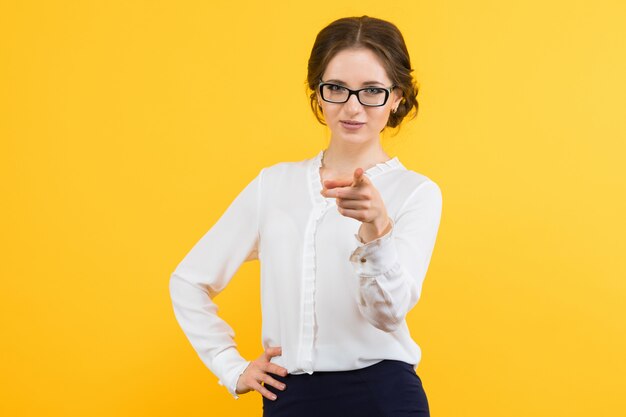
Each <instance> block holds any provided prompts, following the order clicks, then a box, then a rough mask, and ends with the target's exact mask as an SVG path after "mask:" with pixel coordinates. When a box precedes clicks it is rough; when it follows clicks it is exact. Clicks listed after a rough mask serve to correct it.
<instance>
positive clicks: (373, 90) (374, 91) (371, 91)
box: [365, 88, 383, 94]
mask: <svg viewBox="0 0 626 417" xmlns="http://www.w3.org/2000/svg"><path fill="white" fill-rule="evenodd" d="M365 92H366V93H367V94H381V93H382V92H383V90H381V89H380V88H368V89H367V90H365Z"/></svg>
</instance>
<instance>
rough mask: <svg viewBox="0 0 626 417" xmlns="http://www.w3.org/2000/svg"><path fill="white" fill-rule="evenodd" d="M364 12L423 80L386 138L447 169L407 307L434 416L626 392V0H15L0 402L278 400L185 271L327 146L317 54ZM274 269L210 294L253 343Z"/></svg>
mask: <svg viewBox="0 0 626 417" xmlns="http://www.w3.org/2000/svg"><path fill="white" fill-rule="evenodd" d="M363 14H367V15H370V16H375V17H380V18H384V19H388V20H390V21H392V22H394V23H396V24H397V25H398V27H399V28H400V29H401V30H402V32H403V33H404V35H405V39H406V42H407V45H408V47H409V51H410V54H411V58H412V64H413V67H414V68H415V70H416V71H415V75H416V77H417V79H418V82H419V83H420V86H421V90H420V95H419V99H420V113H419V116H418V118H417V119H416V120H414V121H412V122H411V123H409V124H407V125H405V126H404V127H403V128H402V129H401V130H400V132H399V134H398V135H396V136H393V137H391V136H389V137H386V138H385V139H384V140H385V142H384V143H385V148H386V150H387V152H388V153H389V154H390V155H393V156H398V157H399V158H400V160H401V161H402V162H403V163H404V164H405V165H406V166H407V167H408V168H410V169H412V170H415V171H417V172H421V173H423V174H425V175H428V176H429V177H431V178H432V179H433V180H435V181H436V182H437V183H438V184H439V185H440V187H441V189H442V192H443V217H442V223H441V227H440V232H439V236H438V240H437V244H436V247H435V252H434V255H433V258H432V262H431V265H430V269H429V271H428V274H427V277H426V281H425V283H424V289H423V295H422V299H421V301H420V302H419V304H418V305H417V306H416V308H415V309H414V310H413V311H411V313H410V315H409V318H408V321H409V325H410V328H411V331H412V334H413V336H414V338H415V340H416V341H417V342H418V343H419V344H420V346H421V347H422V349H423V359H422V362H421V363H420V365H419V367H418V373H419V374H420V376H421V377H422V380H423V381H424V388H425V390H426V392H427V395H428V398H429V401H430V407H431V413H432V415H433V416H434V417H435V416H436V417H448V416H449V417H462V416H481V417H486V416H497V417H516V416H520V417H521V416H523V417H528V416H546V417H552V416H568V417H575V416H619V415H623V412H624V409H626V397H625V396H624V395H623V394H624V392H625V391H626V384H625V382H624V381H625V377H624V375H625V373H626V363H625V362H626V361H625V359H624V354H625V353H626V326H625V317H626V314H625V313H626V308H625V307H624V306H625V301H626V280H625V278H626V268H625V263H624V260H623V258H624V252H625V249H626V245H625V244H624V243H625V242H624V241H625V237H624V236H625V233H626V227H625V225H626V221H625V220H624V213H625V212H626V204H625V202H626V197H625V196H626V193H625V191H626V184H625V182H626V169H625V168H624V162H625V161H624V159H625V158H624V156H625V150H626V146H625V144H624V143H625V139H626V122H625V116H626V105H625V103H626V82H625V81H624V78H625V76H626V41H625V38H626V25H624V22H625V19H626V6H625V3H624V2H623V1H620V0H615V1H605V0H597V1H574V0H567V1H566V0H562V1H545V0H530V1H487V0H478V1H469V0H468V1H462V0H455V1H445V2H443V1H401V2H393V1H392V2H389V1H364V0H361V1H359V2H352V1H350V2H348V1H345V2H338V1H336V0H332V1H326V0H320V1H315V2H312V3H302V4H298V3H297V2H293V1H286V0H285V1H275V2H269V3H261V2H235V1H230V2H224V1H220V2H209V1H187V2H184V1H169V2H167V1H141V2H140V1H128V0H126V1H55V2H44V1H41V2H33V1H3V2H2V3H1V6H0V47H1V52H0V137H1V146H2V148H1V151H0V170H1V174H2V216H0V218H1V223H0V226H1V227H2V248H1V249H2V263H1V266H2V290H1V291H0V294H1V295H0V309H1V310H0V325H1V328H2V346H1V348H0V349H1V355H2V360H1V363H2V365H1V366H2V368H1V369H0V384H1V387H0V388H1V389H0V414H1V415H3V416H44V415H45V416H139V415H145V416H182V415H184V416H207V415H211V416H231V415H232V416H260V415H261V397H260V395H259V394H257V393H254V392H252V393H249V394H246V395H243V396H242V397H241V398H240V400H237V401H236V400H234V399H233V398H232V397H231V396H230V395H229V394H228V393H227V391H226V389H225V388H224V387H222V386H219V385H218V384H217V379H216V378H215V377H214V376H213V374H211V373H210V371H209V370H208V369H207V368H205V367H204V366H203V364H202V363H201V362H200V360H199V358H198V357H197V355H196V353H195V352H194V351H193V349H192V347H191V345H190V344H189V343H188V341H187V340H186V338H185V336H184V334H183V333H182V331H181V329H180V327H179V326H178V324H177V323H176V321H175V318H174V314H173V311H172V306H171V302H170V298H169V293H168V281H169V277H170V273H171V272H172V271H173V269H174V268H175V266H176V265H177V264H178V262H180V260H181V259H182V258H183V257H184V255H185V254H186V253H187V252H188V251H189V250H190V249H191V247H192V246H193V244H195V242H196V241H197V240H198V239H199V238H200V237H201V236H202V235H203V234H204V233H205V232H206V230H208V229H209V228H210V227H211V225H212V224H213V223H214V222H215V221H216V220H217V218H218V217H219V215H220V214H221V213H222V212H223V211H224V209H225V208H226V207H227V205H228V204H229V203H230V202H231V201H232V199H233V198H234V197H235V196H236V195H237V194H238V193H239V191H240V190H241V189H243V187H244V186H245V185H246V184H247V183H248V182H249V181H250V180H251V179H252V178H253V176H254V175H255V174H256V173H257V172H258V171H259V170H260V168H262V167H264V166H268V165H271V164H274V163H277V162H280V161H289V160H291V161H296V160H302V159H305V158H309V157H312V156H313V155H315V154H316V153H317V152H318V151H319V150H321V149H322V148H324V147H325V146H327V143H328V138H329V135H328V133H327V132H326V131H325V130H324V128H322V127H321V126H319V125H318V124H317V123H316V121H315V119H314V117H313V115H312V113H311V112H310V110H309V107H308V102H307V98H306V95H305V91H304V80H305V77H306V65H307V60H308V56H309V53H310V49H311V47H312V44H313V41H314V39H315V36H316V34H317V32H318V31H319V30H320V29H322V28H323V27H324V26H325V25H326V24H328V23H330V22H331V21H332V20H334V19H336V18H339V17H343V16H352V15H363ZM258 273H259V264H258V261H255V262H250V263H246V264H244V265H243V266H242V268H241V269H240V270H239V272H238V273H237V274H236V275H235V277H234V278H233V281H232V282H231V284H230V285H229V287H228V289H227V290H226V291H225V292H223V293H222V294H220V295H219V297H218V298H217V299H216V301H217V302H218V304H219V306H220V313H221V315H222V316H223V317H224V318H225V319H226V320H227V321H228V322H229V323H230V324H231V325H232V326H233V327H234V329H235V331H236V341H237V343H238V345H239V348H240V350H241V352H242V354H243V355H244V356H245V357H247V358H249V359H253V358H255V357H257V356H258V355H259V354H260V353H261V341H260V340H261V339H260V324H261V323H260V310H259V308H260V303H259V288H258ZM381 383H384V381H381Z"/></svg>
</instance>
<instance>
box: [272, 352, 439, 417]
mask: <svg viewBox="0 0 626 417" xmlns="http://www.w3.org/2000/svg"><path fill="white" fill-rule="evenodd" d="M269 375H270V376H271V377H272V378H274V379H276V380H278V381H281V382H284V383H285V384H286V385H287V388H286V389H285V390H284V391H281V390H279V389H277V388H274V387H272V386H271V385H269V384H265V388H267V389H268V390H269V391H271V392H273V393H274V394H276V395H277V396H278V398H277V399H276V400H274V401H272V400H269V399H267V398H265V397H262V398H263V417H335V416H336V417H351V416H355V417H356V416H358V417H408V416H411V417H414V416H415V417H417V416H419V417H424V416H430V412H429V409H428V400H427V398H426V393H425V392H424V388H423V387H422V381H421V379H420V377H419V376H418V375H417V373H416V372H415V369H414V368H413V365H411V364H408V363H406V362H402V361H396V360H389V359H386V360H383V361H381V362H378V363H376V364H374V365H370V366H368V367H365V368H362V369H355V370H352V371H332V372H314V373H313V374H311V375H309V374H301V375H292V374H288V375H287V376H284V377H283V376H280V375H276V374H272V373H270V374H269Z"/></svg>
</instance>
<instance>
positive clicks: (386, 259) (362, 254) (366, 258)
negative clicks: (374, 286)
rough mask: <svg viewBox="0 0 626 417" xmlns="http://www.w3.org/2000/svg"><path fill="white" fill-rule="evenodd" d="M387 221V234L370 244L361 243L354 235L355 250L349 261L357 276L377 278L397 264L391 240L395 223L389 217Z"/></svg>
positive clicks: (396, 256)
mask: <svg viewBox="0 0 626 417" xmlns="http://www.w3.org/2000/svg"><path fill="white" fill-rule="evenodd" d="M389 220H390V222H391V229H390V230H389V232H387V233H386V234H384V235H383V236H380V237H379V238H377V239H374V240H372V241H371V242H368V243H363V241H361V239H360V238H359V234H358V233H355V234H354V238H355V240H356V243H357V248H356V249H355V250H354V252H352V254H351V255H350V261H351V262H352V263H353V265H354V267H355V269H356V272H357V274H358V275H360V276H369V277H374V276H379V275H382V274H384V273H385V272H387V271H389V270H390V269H391V268H392V267H393V266H394V265H395V264H396V263H397V261H398V252H397V249H396V246H395V241H394V239H393V237H394V230H395V223H394V221H393V219H392V218H391V217H390V218H389Z"/></svg>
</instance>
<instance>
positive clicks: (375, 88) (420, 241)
mask: <svg viewBox="0 0 626 417" xmlns="http://www.w3.org/2000/svg"><path fill="white" fill-rule="evenodd" d="M412 71H413V70H412V69H411V63H410V59H409V55H408V52H407V48H406V46H405V43H404V39H403V37H402V35H401V33H400V31H399V30H398V28H397V27H396V26H395V25H393V24H392V23H389V22H387V21H384V20H380V19H375V18H371V17H367V16H362V17H358V18H357V17H353V18H343V19H339V20H336V21H334V22H332V23H331V24H330V25H328V26H327V27H325V28H324V29H323V30H322V31H321V32H320V33H319V34H318V36H317V38H316V40H315V44H314V45H313V50H312V52H311V57H310V59H309V65H308V77H307V80H308V87H309V88H310V90H311V94H310V102H311V107H312V110H313V112H314V113H315V115H316V117H317V118H318V120H319V121H320V122H321V123H323V124H325V125H327V126H328V128H329V129H330V132H331V138H330V143H329V145H328V147H327V148H326V149H324V150H321V151H320V152H319V153H318V154H317V155H316V156H314V157H311V158H309V159H305V160H303V161H297V162H281V163H277V164H275V165H272V166H269V167H265V168H263V169H261V170H260V172H259V173H258V175H257V176H256V177H255V178H254V179H253V180H252V181H251V182H250V183H249V184H248V185H247V186H246V187H245V188H244V190H243V191H242V192H241V193H240V194H239V195H238V196H237V197H236V199H235V200H234V201H233V202H232V203H231V205H230V206H229V207H228V208H227V210H226V211H225V212H224V214H223V215H222V216H221V217H220V218H219V220H218V221H217V222H216V223H215V225H214V226H213V227H212V228H211V229H210V230H209V231H208V232H207V233H206V234H205V235H204V236H203V237H202V238H201V239H200V241H199V242H198V243H197V244H196V245H195V246H194V247H193V248H192V249H191V251H190V252H189V253H188V254H187V256H186V257H185V258H184V259H183V260H182V262H181V263H180V264H179V265H178V267H177V268H176V270H175V271H174V272H173V273H172V276H171V279H170V294H171V297H172V301H173V306H174V312H175V315H176V318H177V320H178V322H179V323H180V325H181V327H182V329H183V330H184V332H185V334H186V335H187V337H188V339H189V340H190V342H191V344H192V345H193V347H194V348H195V350H196V351H197V353H198V354H199V356H200V358H201V359H202V360H203V362H204V363H205V364H206V366H207V367H208V368H209V369H210V370H211V371H212V372H213V373H214V374H215V375H216V376H217V377H218V378H219V383H220V384H222V385H225V386H226V388H227V389H228V391H229V392H230V393H231V394H232V395H233V396H234V397H235V398H238V395H239V394H243V393H246V392H249V391H257V392H259V393H260V394H261V395H262V396H263V415H264V416H265V417H271V416H298V417H306V416H315V417H332V416H341V417H347V416H361V417H362V416H372V417H373V416H393V417H400V416H428V415H429V408H428V401H427V398H426V394H425V392H424V389H423V387H422V383H421V380H420V378H419V377H418V375H417V373H416V371H415V367H416V366H417V364H418V363H419V361H420V359H421V350H420V348H419V346H418V345H417V344H416V343H415V341H414V340H413V339H412V337H411V335H410V333H409V329H408V326H407V324H406V320H405V318H406V315H407V313H408V312H409V311H410V310H411V309H412V308H413V307H414V306H415V304H416V303H417V302H418V299H419V298H420V295H421V288H422V282H423V280H424V278H425V275H426V271H427V269H428V265H429V263H430V258H431V255H432V252H433V248H434V245H435V240H436V236H437V232H438V229H439V222H440V218H441V204H442V199H441V191H440V189H439V187H438V186H437V184H436V183H435V182H434V181H432V180H431V179H429V178H428V177H426V176H425V175H422V174H420V173H417V172H415V171H411V170H409V169H407V168H406V167H405V166H404V165H403V164H402V163H401V162H400V160H399V159H398V157H393V158H392V157H390V156H389V155H387V154H386V153H385V151H384V150H383V148H382V146H381V137H380V134H381V132H382V131H383V130H384V129H385V128H387V127H396V126H398V125H399V124H400V123H401V122H402V121H403V119H405V117H407V116H409V115H413V116H414V115H415V114H416V113H417V99H416V96H417V87H416V83H415V81H414V80H413V78H412V75H411V72H412ZM252 259H258V260H259V261H260V263H261V297H262V317H263V328H262V342H263V347H264V352H263V353H262V354H261V355H260V356H259V357H258V358H256V359H254V360H246V359H244V358H243V357H242V356H241V355H240V354H239V352H238V350H237V348H236V344H235V342H234V340H233V338H234V332H233V330H232V328H231V327H230V326H229V325H228V324H227V323H226V322H225V321H224V320H223V319H221V318H220V317H219V316H218V315H217V313H216V312H217V306H216V305H215V303H214V302H213V298H214V296H215V295H216V294H218V293H219V292H220V291H222V290H223V289H224V288H225V287H226V285H227V284H228V282H229V281H230V279H231V277H232V276H233V274H234V273H235V272H236V271H237V269H238V268H239V266H240V265H241V264H242V263H243V262H245V261H249V260H252Z"/></svg>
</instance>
